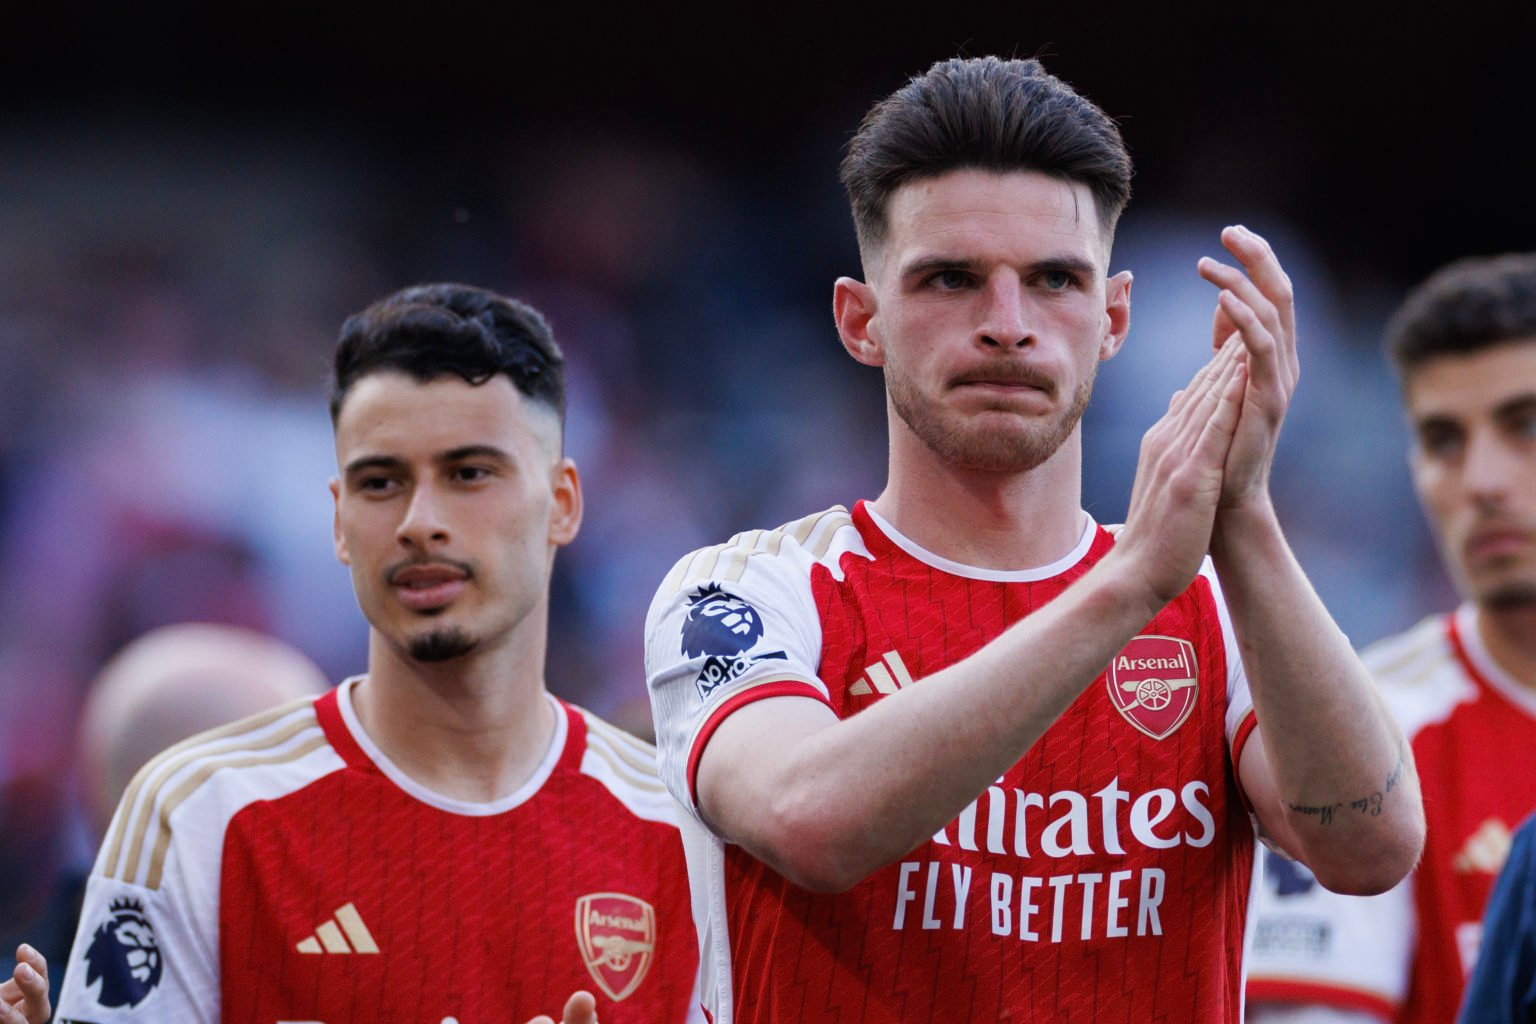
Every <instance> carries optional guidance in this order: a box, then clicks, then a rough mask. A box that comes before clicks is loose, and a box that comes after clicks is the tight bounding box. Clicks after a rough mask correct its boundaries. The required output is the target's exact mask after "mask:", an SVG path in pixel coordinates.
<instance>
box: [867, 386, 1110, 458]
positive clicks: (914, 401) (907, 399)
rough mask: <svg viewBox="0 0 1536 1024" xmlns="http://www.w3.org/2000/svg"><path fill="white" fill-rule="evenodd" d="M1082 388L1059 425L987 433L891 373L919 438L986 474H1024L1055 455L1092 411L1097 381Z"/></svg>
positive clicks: (895, 394)
mask: <svg viewBox="0 0 1536 1024" xmlns="http://www.w3.org/2000/svg"><path fill="white" fill-rule="evenodd" d="M1096 372H1097V367H1094V369H1093V371H1091V372H1090V373H1089V376H1088V379H1086V380H1084V381H1083V382H1082V383H1080V384H1079V385H1078V386H1077V390H1076V391H1075V392H1073V394H1072V401H1071V402H1070V403H1069V404H1068V405H1067V408H1066V409H1065V410H1063V412H1062V414H1061V415H1060V416H1059V417H1057V418H1056V420H1055V421H1054V422H1039V421H1035V422H1023V423H1020V425H1019V427H1018V428H1017V429H1014V430H987V429H983V428H981V427H979V426H977V425H976V424H975V423H974V422H971V421H969V420H968V419H967V418H961V417H958V416H950V417H946V415H945V412H944V410H943V409H942V408H941V407H940V406H939V404H938V403H936V402H929V401H925V400H924V399H923V398H922V396H920V395H919V394H918V392H917V389H916V388H915V387H913V386H912V384H911V382H910V380H908V379H907V378H906V377H905V376H902V375H901V374H898V373H888V374H887V375H886V387H887V390H888V392H889V394H890V396H891V406H892V407H893V408H894V409H895V410H896V415H898V416H900V417H901V420H902V422H903V423H905V424H906V425H907V427H908V429H910V430H911V431H912V433H913V434H914V435H916V436H917V439H918V440H920V441H922V442H923V444H924V445H926V446H927V447H928V449H929V450H931V451H932V452H933V453H934V454H935V455H937V456H938V457H939V458H940V459H942V460H944V462H946V463H948V464H950V465H953V466H958V467H960V468H962V469H969V470H976V471H978V472H984V473H1023V472H1027V471H1029V470H1031V469H1034V468H1035V467H1036V466H1039V465H1040V464H1041V463H1043V462H1045V461H1046V460H1047V459H1049V458H1050V457H1051V456H1052V455H1055V454H1056V452H1057V451H1058V450H1060V448H1061V446H1062V445H1063V444H1065V443H1066V441H1067V438H1069V437H1071V436H1072V431H1073V430H1075V429H1076V428H1077V424H1078V421H1079V420H1081V419H1082V418H1083V411H1084V410H1085V409H1087V408H1088V398H1089V396H1090V395H1092V393H1093V378H1094V374H1095V373H1096Z"/></svg>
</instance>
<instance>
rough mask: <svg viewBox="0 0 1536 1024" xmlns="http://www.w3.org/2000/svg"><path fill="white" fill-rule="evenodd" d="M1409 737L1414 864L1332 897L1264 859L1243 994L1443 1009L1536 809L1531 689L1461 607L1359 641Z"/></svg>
mask: <svg viewBox="0 0 1536 1024" xmlns="http://www.w3.org/2000/svg"><path fill="white" fill-rule="evenodd" d="M1361 661H1362V662H1363V663H1364V664H1365V667H1366V668H1367V669H1368V670H1369V671H1370V672H1371V675H1372V678H1374V679H1375V680H1376V682H1377V684H1378V685H1379V686H1380V687H1381V690H1382V694H1383V695H1384V696H1385V697H1386V699H1387V702H1388V704H1389V705H1390V706H1391V708H1392V710H1393V713H1394V714H1395V715H1396V716H1397V719H1398V721H1399V723H1400V724H1401V725H1402V727H1403V732H1404V734H1405V735H1406V736H1407V737H1408V740H1409V744H1410V745H1411V746H1412V748H1413V756H1414V760H1415V761H1416V762H1417V763H1418V770H1419V782H1420V785H1421V786H1422V787H1423V790H1424V814H1425V818H1426V821H1427V824H1428V832H1427V835H1426V837H1425V843H1424V855H1423V857H1422V858H1421V859H1420V861H1419V866H1418V867H1417V868H1416V869H1414V872H1413V874H1411V875H1409V876H1408V878H1406V879H1405V880H1404V881H1403V882H1402V883H1401V884H1399V885H1398V886H1397V887H1396V888H1395V889H1393V890H1392V891H1391V892H1388V893H1385V894H1383V895H1381V896H1371V897H1349V896H1338V895H1335V894H1333V893H1330V892H1328V891H1327V890H1325V889H1323V888H1322V887H1321V886H1318V885H1317V884H1316V883H1315V882H1314V881H1313V880H1312V877H1311V875H1310V874H1309V873H1308V872H1307V871H1306V869H1305V868H1302V867H1300V866H1299V865H1294V864H1289V863H1286V862H1274V864H1273V868H1274V870H1271V871H1270V872H1269V875H1270V876H1271V878H1270V879H1269V882H1268V884H1266V885H1265V886H1263V887H1262V888H1261V890H1260V895H1259V897H1258V902H1257V904H1256V910H1255V915H1256V922H1257V932H1256V937H1255V943H1254V949H1253V963H1252V968H1251V975H1250V979H1249V988H1248V992H1249V998H1250V999H1251V1000H1252V1001H1253V1002H1255V1003H1258V1002H1284V1003H1318V1004H1322V1005H1327V1006H1335V1007H1339V1008H1341V1009H1353V1010H1363V1011H1366V1012H1369V1013H1373V1014H1375V1015H1376V1016H1378V1017H1380V1018H1381V1019H1382V1020H1383V1021H1389V1022H1392V1024H1442V1022H1444V1021H1450V1020H1454V1019H1455V1017H1456V1013H1457V1008H1458V1006H1459V1005H1460V1003H1461V995H1462V989H1463V988H1464V986H1465V985H1466V981H1467V978H1468V976H1469V975H1470V973H1471V970H1472V965H1473V963H1474V961H1475V960H1476V957H1477V950H1478V945H1479V943H1480V940H1481V937H1482V920H1483V908H1484V906H1485V904H1486V903H1487V902H1488V894H1489V891H1490V890H1491V889H1492V888H1493V881H1494V877H1495V876H1496V875H1497V874H1498V872H1499V868H1500V866H1501V865H1502V864H1503V863H1504V858H1505V857H1506V856H1507V855H1508V853H1509V848H1510V843H1511V838H1510V837H1511V833H1512V831H1513V829H1514V828H1515V826H1516V825H1518V824H1519V823H1520V822H1521V821H1522V820H1524V819H1525V818H1526V817H1527V816H1528V815H1529V814H1530V813H1531V811H1532V809H1536V694H1533V693H1532V692H1531V691H1530V690H1529V689H1527V688H1526V687H1523V686H1521V685H1519V683H1517V682H1516V681H1515V680H1514V679H1513V678H1511V677H1510V676H1509V674H1508V673H1506V672H1504V671H1503V670H1502V669H1500V668H1499V666H1498V665H1497V664H1496V663H1495V662H1494V661H1493V659H1492V658H1491V657H1489V655H1488V653H1487V651H1486V650H1485V649H1484V648H1483V645H1482V641H1481V640H1480V639H1479V637H1478V633H1477V613H1476V611H1475V609H1474V608H1473V607H1472V606H1470V605H1467V606H1464V607H1462V608H1461V609H1459V610H1458V611H1457V612H1456V614H1455V615H1452V616H1433V617H1431V618H1428V619H1425V620H1424V621H1423V622H1420V623H1419V624H1418V625H1417V626H1415V627H1414V628H1413V629H1411V630H1409V631H1408V632H1406V633H1403V634H1400V635H1398V636H1394V637H1390V638H1388V639H1386V640H1383V641H1381V642H1379V643H1377V644H1374V645H1372V646H1371V647H1369V648H1367V649H1366V650H1365V651H1364V652H1363V653H1362V654H1361Z"/></svg>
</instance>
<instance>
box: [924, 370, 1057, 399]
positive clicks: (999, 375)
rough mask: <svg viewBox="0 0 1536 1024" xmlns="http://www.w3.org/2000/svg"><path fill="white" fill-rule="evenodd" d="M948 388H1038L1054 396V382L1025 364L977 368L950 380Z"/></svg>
mask: <svg viewBox="0 0 1536 1024" xmlns="http://www.w3.org/2000/svg"><path fill="white" fill-rule="evenodd" d="M949 384H950V387H961V386H963V385H966V384H1004V385H1023V386H1025V387H1032V388H1039V389H1040V390H1041V391H1044V392H1045V393H1046V394H1047V395H1054V394H1056V381H1055V380H1054V379H1053V378H1051V377H1050V376H1048V375H1047V374H1046V373H1045V372H1044V371H1042V370H1038V369H1036V368H1035V367H1033V366H1030V365H1029V364H1027V363H999V364H997V365H996V366H978V367H976V368H975V369H973V370H966V371H964V372H963V373H959V374H956V375H955V376H954V377H952V378H950V381H949Z"/></svg>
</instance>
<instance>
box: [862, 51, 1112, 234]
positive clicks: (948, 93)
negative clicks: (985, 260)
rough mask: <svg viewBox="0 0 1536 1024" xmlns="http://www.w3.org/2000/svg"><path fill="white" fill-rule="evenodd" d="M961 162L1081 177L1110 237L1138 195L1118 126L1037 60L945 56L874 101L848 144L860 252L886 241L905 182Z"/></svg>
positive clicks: (1074, 178)
mask: <svg viewBox="0 0 1536 1024" xmlns="http://www.w3.org/2000/svg"><path fill="white" fill-rule="evenodd" d="M961 168H978V169H981V170H988V171H1000V172H1001V171H1039V172H1041V173H1043V174H1049V175H1052V176H1054V177H1057V178H1062V179H1065V180H1068V181H1074V182H1081V183H1082V184H1084V185H1086V186H1088V189H1089V191H1091V192H1092V193H1093V198H1094V202H1095V204H1096V205H1097V207H1098V214H1099V224H1100V227H1101V228H1102V229H1103V230H1104V231H1105V233H1106V235H1113V233H1114V229H1115V223H1116V221H1118V220H1119V218H1120V213H1121V211H1123V210H1124V209H1125V204H1126V203H1128V202H1129V201H1130V198H1131V157H1130V154H1129V153H1128V152H1127V151H1126V148H1125V143H1124V141H1123V140H1122V139H1121V138H1120V129H1119V127H1118V126H1117V125H1116V124H1115V122H1114V121H1113V120H1111V119H1110V118H1109V116H1108V115H1107V114H1105V113H1104V111H1102V110H1100V109H1099V108H1098V107H1096V106H1094V104H1093V103H1091V102H1089V101H1088V100H1087V99H1085V98H1083V97H1082V96H1080V95H1078V94H1077V93H1076V92H1074V91H1073V89H1072V87H1071V86H1070V85H1068V84H1067V83H1065V82H1063V81H1062V80H1061V79H1059V78H1057V77H1055V76H1054V75H1052V74H1049V73H1048V72H1047V71H1046V70H1045V68H1044V67H1042V66H1041V64H1040V62H1039V61H1038V60H1002V59H1001V58H998V57H972V58H965V59H961V58H955V59H952V60H944V61H939V62H938V63H936V64H934V65H933V67H931V68H929V69H928V70H927V71H926V72H924V73H923V74H921V75H918V76H917V77H915V78H913V79H912V80H911V81H909V82H908V83H907V84H906V85H904V86H902V87H901V88H900V89H898V90H896V91H895V92H894V93H892V94H891V95H890V96H887V97H886V98H885V99H883V100H881V101H880V102H879V103H877V104H875V106H874V108H873V109H871V110H870V112H869V113H868V114H865V115H864V120H863V122H862V123H861V124H860V125H859V130H858V131H857V132H856V133H855V134H854V136H853V139H852V140H851V141H850V142H849V143H848V151H847V154H846V155H845V156H844V157H843V165H842V175H841V177H842V181H843V187H844V188H846V189H847V190H848V201H849V204H850V205H851V206H852V207H853V222H854V228H855V229H856V230H857V232H858V236H859V249H860V251H861V252H866V253H867V251H868V249H869V247H871V246H875V245H878V244H879V243H880V242H881V241H882V240H883V239H884V238H885V232H886V227H887V225H886V216H885V214H886V207H887V205H888V204H889V202H890V198H891V195H892V194H893V193H894V192H895V191H896V190H897V189H898V188H900V187H901V186H902V185H905V184H907V183H908V182H910V181H914V180H918V179H922V178H932V177H937V176H938V175H941V174H944V173H946V172H948V171H954V170H959V169H961Z"/></svg>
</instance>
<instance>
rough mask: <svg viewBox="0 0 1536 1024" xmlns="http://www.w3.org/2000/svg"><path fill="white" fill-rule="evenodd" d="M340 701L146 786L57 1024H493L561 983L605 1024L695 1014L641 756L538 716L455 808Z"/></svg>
mask: <svg viewBox="0 0 1536 1024" xmlns="http://www.w3.org/2000/svg"><path fill="white" fill-rule="evenodd" d="M354 685H358V684H357V683H356V682H355V681H351V682H349V683H345V684H343V686H342V688H341V689H340V690H338V691H333V692H332V693H330V694H328V695H326V696H325V697H322V698H321V699H320V700H318V701H316V702H313V703H310V702H301V703H300V704H297V705H290V706H288V707H286V708H283V709H278V710H276V711H274V712H271V713H269V714H267V715H263V716H259V717H257V718H255V719H251V720H248V721H246V722H243V723H238V724H237V725H235V726H231V727H229V728H227V729H224V730H219V731H218V732H215V733H210V734H206V735H204V736H201V737H197V738H194V739H192V740H189V741H187V743H186V744H182V745H181V746H179V747H175V748H172V749H171V750H170V751H167V752H166V753H165V754H163V755H161V756H160V757H159V758H157V759H156V760H155V761H153V762H151V763H150V765H149V766H147V767H146V768H145V770H144V772H143V773H141V775H140V777H139V779H138V780H137V781H136V782H135V784H134V786H133V787H132V788H131V789H130V790H129V792H128V794H127V795H126V796H125V798H124V801H123V805H122V807H121V808H119V811H118V815H117V818H116V820H115V821H114V824H113V827H112V830H111V834H110V835H109V836H108V839H107V841H106V844H105V845H104V846H103V849H102V852H101V855H100V857H99V858H98V861H97V864H96V868H95V872H94V874H93V876H92V878H91V881H90V884H89V887H88V893H87V897H86V901H85V908H84V913H83V916H82V920H81V928H80V933H79V937H78V938H77V940H76V943H75V949H74V952H73V953H72V954H71V956H72V961H73V962H72V964H71V967H72V968H78V970H71V972H70V977H69V978H68V980H67V981H66V988H65V990H64V991H63V992H62V993H61V994H60V998H59V1016H60V1019H61V1020H77V1021H91V1022H107V1021H154V1022H156V1024H175V1022H182V1021H199V1022H201V1021H220V1020H222V1021H224V1022H226V1024H276V1022H297V1021H303V1022H313V1024H319V1022H324V1024H341V1022H344V1021H378V1022H397V1024H443V1022H446V1021H454V1022H456V1024H505V1022H507V1021H522V1020H526V1019H528V1018H529V1017H531V1016H533V1015H535V1014H536V1013H540V1012H550V1011H551V1010H553V1011H554V1012H558V1008H559V1006H560V1005H561V1003H563V1002H564V1000H565V997H566V996H567V995H568V994H569V993H570V992H572V991H574V990H576V989H578V988H585V989H587V990H589V991H592V992H593V993H594V994H595V995H596V996H597V998H598V1008H599V1012H600V1015H601V1018H602V1019H603V1021H605V1022H616V1021H628V1022H633V1024H640V1022H645V1024H653V1022H657V1021H679V1022H680V1021H685V1020H695V1019H697V1020H702V1015H701V1014H700V1011H699V1009H698V1006H699V1000H698V994H697V991H696V978H697V972H696V965H697V944H696V939H695V935H694V928H693V921H692V919H691V915H690V914H689V911H688V894H687V889H686V881H685V870H686V869H685V866H684V861H683V850H682V844H681V841H680V837H679V835H678V831H677V827H676V825H675V823H674V819H675V811H674V808H673V804H672V801H671V798H670V797H669V796H667V794H666V792H665V791H664V790H663V789H662V788H661V786H660V783H659V782H658V781H657V779H656V778H655V774H654V772H655V767H654V756H653V752H652V751H651V749H650V748H649V747H648V746H647V745H645V744H643V743H641V742H640V741H639V740H636V739H634V738H633V737H630V736H628V735H626V734H624V733H621V732H620V731H618V730H617V729H614V728H613V727H611V726H608V725H607V724H605V723H603V722H601V721H600V720H598V719H596V718H595V717H593V716H591V715H589V714H588V713H586V712H584V711H581V710H580V709H577V708H575V707H572V706H570V705H566V704H563V703H561V702H558V701H555V700H554V699H553V698H550V700H551V702H552V703H553V704H554V705H555V709H556V711H557V722H558V725H557V729H556V735H555V738H554V741H553V743H552V745H551V748H550V751H549V753H548V755H547V756H546V757H545V759H544V762H543V763H542V764H541V765H540V767H539V768H538V770H537V771H536V772H535V774H534V776H533V778H532V779H530V780H529V782H528V783H527V784H526V785H525V786H524V787H523V788H522V789H520V790H519V791H518V792H517V793H514V794H512V795H510V796H508V797H506V798H504V799H502V800H499V801H496V802H494V803H490V804H471V803H463V802H459V801H454V800H451V799H448V798H445V797H441V796H437V795H436V794H432V793H430V792H429V791H426V790H425V789H423V788H422V787H420V786H418V785H416V784H415V783H414V782H413V781H412V780H410V779H409V778H408V777H407V776H405V775H404V774H403V773H401V772H400V771H399V769H397V768H395V767H394V766H393V765H392V764H390V763H389V762H388V760H387V759H385V758H384V756H383V755H382V753H381V752H379V751H378V749H377V748H376V747H374V746H373V745H372V743H371V742H370V741H369V740H368V737H367V735H366V734H365V733H364V732H363V731H362V729H361V727H360V726H359V725H358V722H357V719H356V716H355V715H354V714H353V712H352V710H351V704H350V692H351V687H352V686H354ZM362 685H366V682H364V683H363V684H362Z"/></svg>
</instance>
